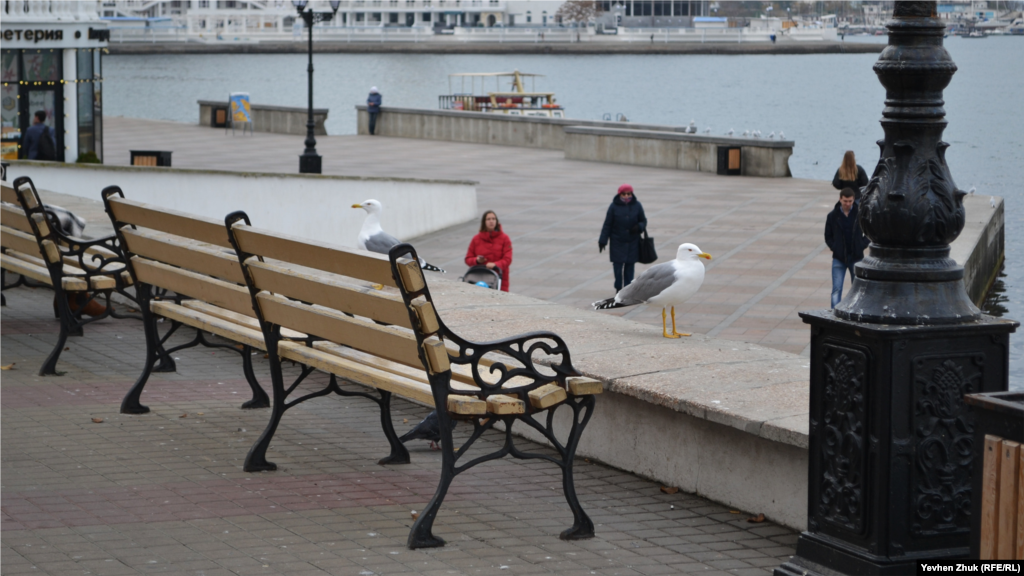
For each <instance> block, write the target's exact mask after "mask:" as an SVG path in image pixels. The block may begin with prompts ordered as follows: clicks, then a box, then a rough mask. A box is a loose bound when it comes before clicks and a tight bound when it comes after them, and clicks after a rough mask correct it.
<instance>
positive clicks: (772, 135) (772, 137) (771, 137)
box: [768, 130, 775, 140]
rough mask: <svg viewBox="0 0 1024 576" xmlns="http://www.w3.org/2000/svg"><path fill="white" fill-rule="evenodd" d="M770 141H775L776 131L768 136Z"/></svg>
mask: <svg viewBox="0 0 1024 576" xmlns="http://www.w3.org/2000/svg"><path fill="white" fill-rule="evenodd" d="M768 139H769V140H775V131H774V130H773V131H772V133H771V134H769V135H768Z"/></svg>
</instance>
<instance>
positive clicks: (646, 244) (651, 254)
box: [640, 230, 658, 264]
mask: <svg viewBox="0 0 1024 576" xmlns="http://www.w3.org/2000/svg"><path fill="white" fill-rule="evenodd" d="M657 260H658V251H657V250H655V249H654V238H651V237H650V236H648V235H647V230H644V235H643V237H642V238H640V263H641V264H650V263H652V262H656V261H657Z"/></svg>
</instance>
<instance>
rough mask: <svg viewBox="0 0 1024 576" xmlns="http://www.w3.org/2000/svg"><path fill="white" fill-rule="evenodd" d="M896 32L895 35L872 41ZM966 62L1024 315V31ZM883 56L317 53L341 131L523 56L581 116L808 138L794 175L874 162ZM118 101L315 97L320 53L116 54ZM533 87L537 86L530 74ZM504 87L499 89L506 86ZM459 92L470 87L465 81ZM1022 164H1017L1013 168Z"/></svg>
mask: <svg viewBox="0 0 1024 576" xmlns="http://www.w3.org/2000/svg"><path fill="white" fill-rule="evenodd" d="M872 40H875V41H882V42H884V41H885V37H880V38H877V39H870V40H868V41H872ZM946 48H947V50H949V52H950V54H951V55H952V57H953V59H954V61H955V62H956V63H957V66H958V67H959V71H958V72H957V73H956V75H955V76H954V77H953V81H952V83H951V84H950V86H949V88H947V89H946V91H945V99H946V112H947V119H948V121H949V127H948V128H947V129H946V131H945V135H944V139H945V140H946V141H947V142H949V143H950V144H951V146H950V148H949V150H948V151H947V152H946V159H947V162H948V163H949V166H950V170H951V172H952V174H953V178H954V180H955V182H956V183H957V184H958V185H959V187H960V188H962V189H964V190H967V189H970V188H971V187H972V186H974V187H976V188H977V194H979V195H982V196H988V195H992V196H1002V197H1003V198H1005V201H1006V205H1005V208H1006V266H1005V269H1004V274H1005V276H1004V277H1002V278H1000V280H1001V286H1002V292H1001V296H1000V298H999V299H998V301H997V302H996V303H995V304H993V305H992V306H990V307H988V308H987V309H988V310H989V311H990V312H994V313H1000V312H1002V311H1003V310H1005V313H1004V315H1005V316H1006V317H1009V318H1014V319H1017V320H1024V185H1022V180H1021V178H1020V177H1019V176H1016V175H1015V170H1020V169H1021V167H1022V166H1024V110H1022V103H1024V98H1022V95H1024V38H1019V37H991V38H986V39H980V40H976V39H964V38H948V39H947V40H946ZM877 59H878V56H877V54H821V55H743V56H712V55H679V56H672V55H654V56H647V55H618V56H607V55H601V56H587V55H580V56H541V55H536V56H534V55H530V56H527V55H440V54H423V55H410V54H381V55H371V54H317V55H315V56H314V66H315V67H316V76H315V83H316V85H315V102H314V105H315V106H316V107H324V108H329V109H330V115H329V117H328V120H327V124H326V126H327V131H328V133H329V134H353V133H354V132H355V110H354V108H353V107H354V105H355V104H357V103H363V102H365V100H366V94H367V92H368V91H369V89H370V87H371V86H377V87H379V88H380V91H381V92H382V94H383V95H384V104H385V106H387V105H391V106H407V107H414V108H435V107H436V106H437V96H438V95H440V94H447V93H449V85H448V74H451V73H456V72H499V71H510V70H513V69H516V68H518V69H519V70H521V71H524V72H533V73H539V74H545V75H546V78H542V79H538V84H537V89H538V90H550V91H553V92H555V93H556V95H557V97H558V101H559V102H560V103H561V104H562V105H563V106H565V108H566V111H567V114H568V115H569V116H570V117H573V118H585V119H593V120H598V119H601V117H602V115H603V114H605V113H610V114H612V115H613V116H614V115H616V114H618V113H622V114H624V115H625V116H626V117H627V118H629V120H631V121H633V122H644V123H656V124H676V125H679V124H688V123H689V122H690V120H691V119H692V120H695V121H696V122H697V125H698V126H699V128H700V130H701V131H703V130H704V129H705V128H706V127H708V126H710V127H711V128H712V134H724V133H725V132H726V131H727V130H729V129H730V128H732V129H735V130H736V133H737V134H740V133H742V132H743V131H744V130H746V129H758V130H761V131H762V133H763V134H764V135H767V134H768V133H770V132H772V131H775V132H779V131H783V132H785V134H786V137H787V138H788V139H791V140H795V141H796V147H795V149H794V151H793V156H792V158H790V167H791V169H792V171H793V176H795V177H798V178H817V179H823V180H831V178H832V176H833V175H834V174H835V170H836V168H837V167H838V165H839V162H840V161H841V159H842V156H843V152H844V151H846V150H848V149H849V150H853V151H854V152H855V153H856V155H857V158H858V162H859V163H860V164H862V165H863V166H864V167H865V169H867V171H868V173H869V174H870V173H871V171H872V170H873V168H874V165H875V163H876V162H877V160H878V147H877V146H876V145H875V141H876V140H878V139H881V138H882V137H883V134H882V129H881V127H880V126H879V124H878V120H879V118H880V117H881V111H882V108H883V101H884V99H885V91H884V90H883V89H882V86H881V84H879V83H878V80H877V78H876V77H875V74H874V72H873V71H872V69H871V67H872V65H873V64H874V62H875V61H876V60H877ZM104 64H105V69H104V77H105V78H104V79H105V82H104V95H105V97H106V103H105V113H106V114H108V115H113V116H127V117H135V118H151V119H161V120H173V121H178V122H188V123H194V122H196V121H197V118H198V115H199V111H198V105H197V104H196V100H225V101H226V100H227V94H228V93H229V92H236V91H248V92H249V93H250V94H251V96H252V101H253V102H256V103H260V104H276V105H282V106H305V103H306V57H305V56H304V55H296V54H281V55H249V54H234V55H189V56H108V57H107V58H106V59H105V60H104ZM527 88H528V89H529V85H528V86H527ZM492 89H493V88H492ZM456 90H458V87H457V86H456ZM1014 166H1016V167H1017V168H1016V169H1015V168H1013V167H1014ZM1010 364H1011V386H1012V387H1014V388H1022V389H1024V334H1021V333H1020V332H1018V333H1017V334H1016V335H1015V336H1014V337H1013V338H1012V340H1011V351H1010Z"/></svg>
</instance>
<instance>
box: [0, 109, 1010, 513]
mask: <svg viewBox="0 0 1024 576" xmlns="http://www.w3.org/2000/svg"><path fill="white" fill-rule="evenodd" d="M105 129H106V136H105V143H106V155H107V164H108V165H111V166H117V165H118V164H121V165H126V164H127V163H128V158H129V153H128V150H129V149H130V148H136V147H139V148H161V147H162V148H168V149H172V150H174V153H175V156H174V160H175V162H174V165H175V169H174V170H177V169H181V168H184V169H187V170H189V171H193V170H194V171H198V172H199V173H201V171H203V170H219V171H223V170H229V171H236V172H239V173H242V174H239V175H240V176H242V177H246V176H245V175H246V174H249V173H251V172H252V171H253V170H256V169H258V170H260V171H263V172H279V173H281V174H294V173H295V158H294V157H288V156H284V155H282V154H281V153H280V151H281V150H289V149H294V150H296V153H297V152H298V151H301V149H302V139H301V137H298V136H291V135H284V134H268V133H259V134H258V135H256V136H245V137H243V136H234V137H232V136H230V135H226V134H225V133H224V131H223V130H212V129H209V128H206V127H201V126H191V125H183V124H176V123H169V122H155V121H144V120H134V119H123V118H108V119H107V120H106V125H105ZM228 138H230V139H231V141H230V143H231V146H230V147H225V141H226V139H228ZM425 144H426V143H425V142H423V141H418V140H413V139H405V138H387V137H379V136H377V137H370V136H326V137H321V138H320V139H319V141H318V149H319V151H320V153H321V154H323V155H324V173H325V175H335V176H350V177H351V176H356V175H359V176H363V177H367V176H370V177H374V176H376V177H391V178H394V177H399V178H431V179H434V180H436V181H440V180H445V179H448V180H452V179H459V180H472V181H476V182H477V185H476V193H477V202H478V207H479V209H480V210H483V209H493V210H495V211H497V213H498V214H499V216H500V218H501V220H502V223H503V225H504V227H505V229H506V230H507V231H508V233H509V234H510V236H511V237H512V241H513V245H514V249H515V255H516V256H515V258H514V263H513V266H512V268H511V286H512V291H513V293H514V294H512V295H502V294H497V293H494V292H491V291H487V290H482V289H477V288H476V287H472V286H468V285H465V284H456V283H453V282H451V280H454V277H455V276H456V275H457V274H458V273H459V272H461V269H463V263H462V259H463V256H464V254H465V247H466V245H467V244H468V239H469V238H470V237H471V236H472V235H473V234H474V233H475V231H476V227H477V226H478V224H477V222H476V220H475V218H474V219H472V220H469V221H467V222H465V223H462V224H457V225H454V226H450V227H448V228H445V229H443V230H440V231H437V232H432V233H429V234H426V235H422V236H419V237H416V238H411V240H412V241H413V242H414V243H415V244H416V246H417V248H418V250H419V251H420V253H421V254H422V255H424V256H426V257H427V258H428V259H429V260H430V261H431V262H433V263H436V264H438V265H440V266H441V267H443V268H447V269H448V270H449V271H450V274H449V275H448V277H447V278H445V277H441V276H440V275H436V274H434V275H432V278H431V280H430V281H431V283H432V284H433V285H434V286H435V288H434V292H435V298H436V299H437V302H438V304H439V307H441V309H442V310H443V312H444V314H445V318H446V320H447V321H448V322H449V324H450V325H452V326H453V327H457V328H458V329H459V330H460V331H465V332H466V333H467V334H468V335H469V336H470V337H477V338H481V339H487V338H490V337H495V336H497V335H499V334H505V333H514V332H520V331H524V330H529V329H538V328H553V329H555V330H556V331H557V332H559V333H560V334H563V335H564V337H565V338H566V340H567V342H568V343H569V344H570V345H571V346H572V349H573V350H574V361H575V362H576V364H577V365H578V366H579V367H580V368H581V369H582V370H583V371H584V372H585V373H586V374H587V375H588V376H592V377H596V378H599V379H601V380H603V381H604V382H605V383H606V388H607V392H606V394H605V395H604V396H603V397H602V402H601V405H600V409H599V410H598V411H597V414H596V415H595V417H594V421H593V423H592V425H591V427H590V430H589V433H588V435H587V436H586V437H585V438H584V442H583V443H582V444H581V446H580V452H579V454H580V455H581V456H584V457H588V458H592V459H594V460H596V461H600V462H604V463H607V464H611V465H613V466H615V467H616V468H619V469H621V470H625V471H628V472H632V473H635V474H639V475H641V476H642V477H645V478H652V479H655V480H658V481H660V482H662V483H665V484H666V485H674V486H678V487H679V488H681V489H682V490H684V491H688V492H691V493H695V494H698V495H702V496H705V497H708V498H711V499H713V500H716V501H718V502H723V503H725V504H727V505H728V506H732V507H735V508H740V509H745V510H755V511H757V512H763V513H765V514H766V516H767V517H769V518H771V519H773V520H774V521H776V522H778V523H780V524H782V525H785V526H789V527H792V528H798V529H799V528H803V527H804V521H805V515H804V514H805V509H804V506H805V503H806V469H807V446H808V436H807V434H808V416H807V414H808V412H807V410H808V404H809V402H808V361H807V359H806V358H805V357H804V356H805V355H806V353H807V352H806V350H807V347H808V329H807V327H806V326H805V325H803V324H802V323H801V321H800V320H799V317H798V316H797V311H799V310H807V309H816V308H817V309H820V308H825V307H827V305H828V298H829V292H830V286H831V282H830V274H829V271H830V255H829V254H828V252H827V249H826V248H825V246H824V242H823V238H822V228H823V222H824V217H825V214H827V212H828V211H829V210H831V208H832V206H833V205H834V203H835V199H836V197H837V193H836V191H835V190H833V189H832V188H831V186H830V184H829V183H827V182H822V181H814V180H804V179H794V178H759V177H742V178H735V177H734V178H729V177H720V176H713V175H710V174H705V173H700V172H683V171H678V170H669V169H658V168H649V167H641V166H629V165H614V164H604V163H599V162H581V161H574V160H567V159H565V158H564V155H563V154H562V152H561V151H554V150H545V149H530V148H522V147H510V146H496V145H494V146H485V145H475V144H465V143H454V142H439V141H433V142H430V143H429V145H425ZM225 150H230V152H225ZM214 151H221V152H220V153H218V154H214ZM19 170H21V167H20V165H19V163H16V164H14V165H13V166H12V167H11V171H12V173H13V174H18V171H19ZM51 170H65V169H63V168H55V169H51ZM66 170H73V167H68V168H67V169H66ZM125 170H130V171H131V172H133V173H136V172H145V171H146V169H145V168H126V169H125ZM26 173H28V172H26ZM105 177H112V176H110V175H108V176H105ZM307 178H309V177H307ZM313 178H315V179H318V180H319V179H321V178H319V177H313ZM37 181H38V185H39V186H40V187H41V188H43V189H46V183H45V181H44V179H42V177H40V178H39V179H37ZM624 181H625V182H629V183H631V184H632V185H633V186H634V188H635V189H636V190H637V197H638V198H639V199H640V201H641V202H643V203H644V206H645V209H646V211H647V214H648V218H649V221H650V230H651V232H652V235H653V236H654V238H655V239H656V242H657V244H658V250H659V252H660V253H661V254H662V255H663V260H665V259H667V257H668V256H669V255H670V254H671V253H672V251H673V250H674V248H675V246H676V245H678V244H679V243H681V242H684V241H690V242H695V243H697V244H698V245H699V246H700V247H701V249H702V250H705V251H707V252H710V253H711V254H712V255H713V256H714V260H712V261H711V262H710V263H708V266H707V267H708V273H707V277H706V280H705V283H704V286H703V287H702V288H701V291H700V293H698V295H697V296H696V297H695V298H693V299H692V300H691V301H690V302H688V303H687V305H686V306H684V307H681V308H679V309H678V310H677V312H678V316H679V319H680V329H681V330H685V331H692V332H695V333H696V335H695V336H694V337H692V338H689V339H684V340H682V341H671V342H667V341H664V340H662V339H661V338H660V332H658V331H657V329H656V327H655V326H657V325H658V324H659V322H660V310H652V309H649V308H646V307H636V308H626V309H622V310H615V311H611V312H601V313H597V312H592V311H584V310H585V309H588V308H589V304H590V303H591V302H593V301H595V300H598V299H601V298H605V297H607V296H609V295H611V293H612V292H613V290H612V287H611V270H610V269H609V268H610V266H609V265H608V262H607V259H606V256H605V255H604V254H598V252H597V250H596V241H595V240H596V237H597V233H598V230H599V229H600V225H601V222H602V220H603V216H604V211H605V209H606V208H607V205H608V202H609V201H610V198H611V196H612V194H614V190H615V188H617V186H618V184H620V183H621V182H624ZM109 183H112V182H107V183H104V185H105V184H109ZM92 187H95V188H97V190H98V189H99V187H100V186H92ZM286 189H287V188H286V187H285V186H284V185H283V184H282V186H281V190H282V191H283V190H286ZM64 191H65V192H72V193H73V194H75V195H76V196H80V197H84V198H87V200H82V199H79V200H76V199H75V198H74V197H71V196H67V197H62V198H61V202H65V200H67V201H66V202H65V205H66V207H68V208H71V209H72V210H75V211H80V212H81V213H82V214H83V215H85V216H87V218H88V219H89V220H90V221H91V222H93V223H95V224H96V227H95V228H94V229H92V230H90V232H91V233H92V234H98V233H102V228H103V223H104V222H105V216H104V215H103V214H102V213H101V211H99V206H98V202H96V201H95V200H92V198H93V197H94V195H95V194H94V192H95V191H93V190H91V187H90V189H88V190H85V189H79V190H73V191H71V190H64ZM128 192H129V193H130V190H129V191H128ZM369 193H370V192H368V194H369ZM985 210H989V212H985ZM968 214H969V216H968V217H969V219H970V220H971V221H972V223H973V222H977V225H974V224H972V227H970V228H968V229H966V230H965V234H964V235H963V236H962V237H961V239H960V241H967V242H973V243H974V244H981V245H982V246H983V249H982V250H980V252H990V251H991V250H1001V247H1002V243H1001V231H1002V229H1001V219H999V218H997V217H996V216H997V215H1001V214H1002V212H1001V204H997V208H996V209H991V208H990V207H989V206H988V202H987V200H986V201H983V202H979V201H977V200H976V199H973V198H970V199H968ZM986 215H988V216H986ZM346 217H347V214H340V215H338V222H339V225H338V226H337V230H336V234H337V238H336V240H335V241H336V242H337V243H341V244H347V243H349V242H350V241H351V240H352V239H351V238H348V236H353V237H354V235H355V233H356V230H357V229H356V228H355V227H353V226H345V225H343V224H342V221H343V220H344V219H345V218H346ZM997 221H998V227H997V226H995V225H994V224H993V223H995V222H997ZM972 230H973V231H974V232H972ZM972 238H973V239H972ZM983 239H984V240H983ZM954 251H955V252H963V253H966V254H973V253H974V252H978V251H979V250H977V249H976V248H972V249H966V250H958V249H957V248H956V246H954ZM616 316H622V317H623V318H616ZM481 317H483V318H485V319H486V321H484V322H481ZM627 320H634V321H638V322H640V323H641V324H637V323H635V322H629V321H627ZM644 324H646V326H644ZM577 351H578V352H577ZM637 446H643V447H644V450H637V449H636V447H637ZM748 470H757V473H749V472H748Z"/></svg>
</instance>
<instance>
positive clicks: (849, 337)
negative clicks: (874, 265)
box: [775, 310, 1017, 576]
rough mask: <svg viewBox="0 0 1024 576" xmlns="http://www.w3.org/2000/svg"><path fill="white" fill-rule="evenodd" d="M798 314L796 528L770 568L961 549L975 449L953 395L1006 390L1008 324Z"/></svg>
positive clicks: (899, 566) (900, 570) (840, 564)
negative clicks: (805, 480)
mask: <svg viewBox="0 0 1024 576" xmlns="http://www.w3.org/2000/svg"><path fill="white" fill-rule="evenodd" d="M800 316H801V318H803V319H804V322H806V323H808V324H810V325H811V413H810V446H809V454H808V456H809V459H808V460H809V466H808V467H809V476H810V478H811V480H810V484H809V485H808V489H807V496H808V518H807V532H804V533H803V534H801V535H800V539H799V541H798V543H797V554H796V556H794V557H793V559H792V560H790V561H789V562H787V563H785V564H783V565H782V566H780V567H779V568H776V570H775V574H776V575H777V576H796V575H801V576H804V575H809V574H820V575H822V576H826V575H828V576H834V575H837V574H894V575H897V574H898V575H903V574H913V573H915V572H916V567H915V565H914V562H915V561H916V560H920V559H938V558H943V557H948V558H966V557H967V556H968V554H969V546H970V527H971V516H970V514H971V474H972V470H973V466H974V454H975V452H976V451H975V450H974V449H973V443H974V438H973V429H974V416H973V413H972V411H971V410H970V409H969V407H968V406H967V405H966V404H965V403H964V401H963V396H964V394H971V393H976V392H994V391H1000V390H1005V389H1006V382H1007V379H1008V377H1009V376H1008V372H1009V345H1010V333H1011V332H1013V331H1014V329H1015V328H1016V326H1017V323H1016V322H1014V321H1012V320H1003V319H999V318H992V317H989V316H983V317H982V318H981V319H980V320H978V321H976V322H966V323H961V324H958V325H932V326H899V325H885V324H871V323H866V322H853V321H850V320H845V319H842V318H837V317H836V315H835V314H833V313H832V311H830V310H820V311H814V312H804V313H801V314H800ZM978 453H979V454H980V452H978Z"/></svg>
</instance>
